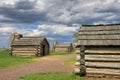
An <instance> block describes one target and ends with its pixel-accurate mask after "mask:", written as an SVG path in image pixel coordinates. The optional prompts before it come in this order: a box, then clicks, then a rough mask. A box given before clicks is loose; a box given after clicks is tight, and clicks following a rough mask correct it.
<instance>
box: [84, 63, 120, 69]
mask: <svg viewBox="0 0 120 80" xmlns="http://www.w3.org/2000/svg"><path fill="white" fill-rule="evenodd" d="M85 65H86V67H87V68H88V67H91V68H111V69H120V63H105V62H103V63H99V62H97V63H95V62H86V63H85Z"/></svg>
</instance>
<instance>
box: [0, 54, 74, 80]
mask: <svg viewBox="0 0 120 80" xmlns="http://www.w3.org/2000/svg"><path fill="white" fill-rule="evenodd" d="M72 57H75V54H69V55H61V56H45V57H42V58H37V59H34V60H36V62H33V63H28V64H24V65H20V66H16V67H11V68H7V69H2V70H0V80H14V79H16V78H19V77H21V76H24V75H28V74H34V73H45V72H73V69H74V68H73V66H67V65H64V64H63V63H64V61H66V60H68V59H70V58H72Z"/></svg>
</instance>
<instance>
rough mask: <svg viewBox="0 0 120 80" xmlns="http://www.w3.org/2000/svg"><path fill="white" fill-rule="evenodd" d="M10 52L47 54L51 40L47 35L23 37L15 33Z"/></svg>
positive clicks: (14, 53)
mask: <svg viewBox="0 0 120 80" xmlns="http://www.w3.org/2000/svg"><path fill="white" fill-rule="evenodd" d="M10 44H11V45H10V54H11V55H15V56H45V55H48V54H49V42H48V41H47V39H46V38H45V37H23V35H21V34H18V33H13V34H12V36H11V41H10Z"/></svg>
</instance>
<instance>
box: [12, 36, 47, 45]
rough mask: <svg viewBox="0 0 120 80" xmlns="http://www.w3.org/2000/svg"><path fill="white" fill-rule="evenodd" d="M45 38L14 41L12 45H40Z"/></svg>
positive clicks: (26, 38) (27, 38)
mask: <svg viewBox="0 0 120 80" xmlns="http://www.w3.org/2000/svg"><path fill="white" fill-rule="evenodd" d="M44 39H46V38H45V37H22V38H20V39H19V40H16V41H14V42H13V43H11V45H39V44H40V43H42V41H43V40H44Z"/></svg>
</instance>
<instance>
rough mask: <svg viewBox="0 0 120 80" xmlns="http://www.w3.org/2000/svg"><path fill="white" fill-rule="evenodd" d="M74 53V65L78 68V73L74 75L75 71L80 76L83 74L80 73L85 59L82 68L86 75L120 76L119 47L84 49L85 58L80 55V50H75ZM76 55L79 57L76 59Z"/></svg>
mask: <svg viewBox="0 0 120 80" xmlns="http://www.w3.org/2000/svg"><path fill="white" fill-rule="evenodd" d="M76 53H77V58H76V59H77V61H76V64H75V65H77V66H79V71H78V70H76V71H75V72H76V73H77V71H78V72H79V73H80V75H81V74H84V73H85V72H82V71H81V70H83V69H82V67H83V65H82V63H83V64H84V60H83V59H85V67H84V68H86V73H87V74H102V75H113V76H120V47H85V54H84V55H85V56H83V55H81V50H80V49H79V50H76ZM82 53H83V52H82ZM78 55H80V56H79V57H78ZM84 57H85V58H84ZM78 60H79V61H78ZM78 62H79V63H78ZM83 71H84V70H83Z"/></svg>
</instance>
